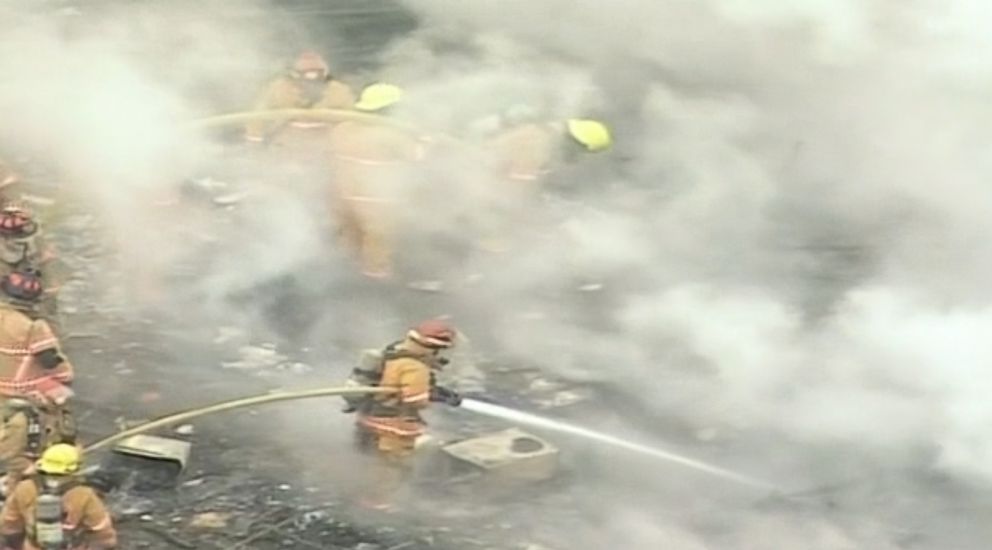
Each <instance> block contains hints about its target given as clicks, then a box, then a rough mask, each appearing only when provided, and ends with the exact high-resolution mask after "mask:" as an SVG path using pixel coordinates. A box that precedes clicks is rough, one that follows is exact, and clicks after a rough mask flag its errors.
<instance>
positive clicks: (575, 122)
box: [568, 118, 613, 153]
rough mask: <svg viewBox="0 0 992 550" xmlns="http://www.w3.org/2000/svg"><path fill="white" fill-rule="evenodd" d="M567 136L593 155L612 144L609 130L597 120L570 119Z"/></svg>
mask: <svg viewBox="0 0 992 550" xmlns="http://www.w3.org/2000/svg"><path fill="white" fill-rule="evenodd" d="M568 135H570V136H572V138H573V139H575V141H577V142H579V143H581V144H582V145H583V146H584V147H585V148H586V150H587V151H591V152H594V153H595V152H597V151H602V150H604V149H607V148H609V147H610V145H612V144H613V138H612V137H610V129H609V128H607V127H606V125H605V124H603V123H602V122H599V121H598V120H589V119H579V118H573V119H570V120H569V121H568Z"/></svg>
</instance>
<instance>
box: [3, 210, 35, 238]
mask: <svg viewBox="0 0 992 550" xmlns="http://www.w3.org/2000/svg"><path fill="white" fill-rule="evenodd" d="M37 231H38V224H37V223H36V222H35V221H34V219H33V218H32V217H31V214H30V213H29V212H28V211H27V210H25V209H23V208H21V207H19V206H6V207H4V209H3V210H2V211H0V237H2V238H4V239H26V238H28V237H30V236H31V235H34V234H35V233H36V232H37Z"/></svg>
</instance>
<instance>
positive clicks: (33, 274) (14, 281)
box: [0, 269, 44, 302]
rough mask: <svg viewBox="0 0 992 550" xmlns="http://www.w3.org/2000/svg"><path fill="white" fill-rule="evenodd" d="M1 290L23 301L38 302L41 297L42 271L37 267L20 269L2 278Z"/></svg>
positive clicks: (0, 280)
mask: <svg viewBox="0 0 992 550" xmlns="http://www.w3.org/2000/svg"><path fill="white" fill-rule="evenodd" d="M0 290H3V291H4V292H5V293H6V294H7V296H10V297H11V298H14V299H15V300H18V301H22V302H36V301H37V300H38V299H39V298H41V295H42V293H43V292H44V288H43V287H42V286H41V273H39V272H38V270H36V269H19V270H17V271H14V272H12V273H8V274H7V275H5V276H4V277H3V278H2V279H0Z"/></svg>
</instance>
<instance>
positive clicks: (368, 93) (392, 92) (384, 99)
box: [355, 83, 403, 112]
mask: <svg viewBox="0 0 992 550" xmlns="http://www.w3.org/2000/svg"><path fill="white" fill-rule="evenodd" d="M401 97H403V89H402V88H400V87H399V86H394V85H392V84H382V83H379V84H372V85H370V86H367V87H366V88H365V89H364V90H362V95H361V97H359V98H358V102H357V103H355V109H358V110H359V111H366V112H374V111H381V110H382V109H385V108H386V107H389V106H391V105H393V104H395V103H397V102H398V101H399V100H400V98H401Z"/></svg>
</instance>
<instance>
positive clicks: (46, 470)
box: [37, 443, 83, 475]
mask: <svg viewBox="0 0 992 550" xmlns="http://www.w3.org/2000/svg"><path fill="white" fill-rule="evenodd" d="M82 462H83V455H82V453H81V452H80V451H79V449H78V448H77V447H75V446H73V445H69V444H67V443H59V444H57V445H52V446H51V447H49V448H48V449H45V452H44V453H42V454H41V459H40V460H38V464H37V467H38V471H40V472H41V473H43V474H51V475H67V474H72V473H75V472H78V471H79V467H80V465H81V464H82Z"/></svg>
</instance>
